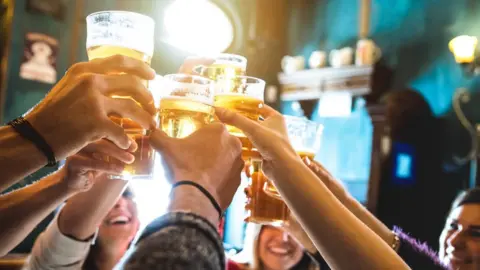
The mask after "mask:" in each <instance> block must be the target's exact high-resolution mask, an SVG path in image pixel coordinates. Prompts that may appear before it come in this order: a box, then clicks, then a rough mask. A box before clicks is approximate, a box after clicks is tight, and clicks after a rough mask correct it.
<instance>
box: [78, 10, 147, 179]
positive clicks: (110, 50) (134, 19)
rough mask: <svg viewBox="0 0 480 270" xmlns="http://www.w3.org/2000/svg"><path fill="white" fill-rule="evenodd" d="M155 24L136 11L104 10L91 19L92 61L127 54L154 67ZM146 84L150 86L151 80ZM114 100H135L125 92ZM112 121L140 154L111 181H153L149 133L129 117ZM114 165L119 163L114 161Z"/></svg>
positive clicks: (91, 15) (88, 42) (88, 51)
mask: <svg viewBox="0 0 480 270" xmlns="http://www.w3.org/2000/svg"><path fill="white" fill-rule="evenodd" d="M154 25H155V23H154V21H153V20H152V19H151V18H149V17H147V16H144V15H142V14H138V13H133V12H127V11H101V12H97V13H93V14H90V15H89V16H87V54H88V59H89V60H94V59H98V58H106V57H110V56H114V55H124V56H128V57H131V58H134V59H138V60H140V61H143V62H145V63H146V64H148V65H150V62H151V58H152V55H153V44H154V42H153V35H154ZM144 84H145V86H146V87H147V86H148V82H147V81H145V83H144ZM111 97H113V98H121V99H132V100H134V99H133V97H131V96H125V95H124V93H111ZM134 101H135V100H134ZM137 104H138V105H139V106H142V105H141V104H140V103H137ZM110 119H111V120H112V121H113V122H115V123H116V124H118V125H120V126H122V127H123V128H124V129H125V133H126V134H127V135H128V136H129V137H130V138H132V139H134V140H135V141H136V142H137V144H138V149H137V151H136V152H135V153H133V154H134V156H135V161H134V162H133V163H132V164H127V165H126V166H125V169H124V171H123V173H122V175H119V176H111V178H123V179H130V178H150V177H151V176H152V174H153V167H154V166H153V163H154V151H153V149H152V148H151V146H150V145H149V143H148V139H147V135H148V134H147V133H148V131H147V130H145V129H144V128H143V127H141V126H140V125H139V124H137V123H135V122H134V121H132V120H131V119H128V118H121V117H119V116H118V115H111V116H110ZM111 162H119V161H115V160H114V159H111Z"/></svg>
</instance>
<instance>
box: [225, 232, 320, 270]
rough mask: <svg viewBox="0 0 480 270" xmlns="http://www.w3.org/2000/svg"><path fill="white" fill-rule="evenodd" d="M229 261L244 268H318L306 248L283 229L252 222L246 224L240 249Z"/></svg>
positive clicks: (257, 269) (276, 269)
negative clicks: (241, 248)
mask: <svg viewBox="0 0 480 270" xmlns="http://www.w3.org/2000/svg"><path fill="white" fill-rule="evenodd" d="M232 260H233V261H235V262H237V263H239V265H240V268H241V269H244V270H251V269H255V270H318V269H320V267H319V266H318V265H317V263H315V262H314V261H313V260H312V259H311V258H310V256H308V255H307V252H306V250H305V248H304V247H303V246H302V245H301V244H299V242H297V241H296V240H294V239H293V238H292V236H290V235H289V234H288V233H287V232H285V231H284V230H283V229H281V228H277V227H272V226H263V225H258V224H254V223H248V225H247V229H246V235H245V244H244V247H243V250H242V252H240V253H239V254H237V255H235V256H234V257H233V258H232ZM322 269H323V268H322Z"/></svg>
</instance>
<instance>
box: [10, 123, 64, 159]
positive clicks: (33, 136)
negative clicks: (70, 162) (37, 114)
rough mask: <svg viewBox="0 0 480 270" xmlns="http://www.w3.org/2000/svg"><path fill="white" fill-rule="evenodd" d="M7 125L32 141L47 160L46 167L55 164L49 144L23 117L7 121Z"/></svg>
mask: <svg viewBox="0 0 480 270" xmlns="http://www.w3.org/2000/svg"><path fill="white" fill-rule="evenodd" d="M8 125H9V126H11V127H12V128H13V129H14V130H15V131H16V132H17V133H18V134H20V136H22V137H23V138H25V139H27V140H29V141H30V142H32V143H33V144H34V145H35V146H36V147H37V148H38V149H39V150H40V151H41V152H42V153H43V154H44V155H45V157H46V158H47V160H48V163H47V165H46V166H47V167H55V166H56V165H57V160H56V159H55V154H54V153H53V150H52V148H51V147H50V145H48V143H47V141H45V139H44V138H43V137H42V135H40V133H38V132H37V131H36V130H35V128H33V126H32V125H31V124H30V123H29V122H28V121H27V120H26V119H25V118H23V117H21V116H20V117H18V118H17V119H14V120H12V121H10V122H8Z"/></svg>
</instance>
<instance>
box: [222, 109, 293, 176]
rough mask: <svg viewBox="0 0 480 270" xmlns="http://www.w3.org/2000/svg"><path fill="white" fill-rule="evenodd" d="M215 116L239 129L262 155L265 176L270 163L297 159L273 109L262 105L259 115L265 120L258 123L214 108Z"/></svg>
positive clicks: (282, 123)
mask: <svg viewBox="0 0 480 270" xmlns="http://www.w3.org/2000/svg"><path fill="white" fill-rule="evenodd" d="M216 114H217V117H218V118H219V120H220V121H222V122H224V123H226V124H229V125H232V126H235V127H237V128H239V129H241V130H242V131H243V132H244V133H245V135H246V136H247V137H248V138H249V139H250V141H251V142H252V143H253V145H254V146H255V147H256V148H257V149H258V151H259V152H260V154H261V155H262V158H263V164H262V170H263V171H264V172H265V174H266V175H267V176H269V174H270V170H271V167H272V165H273V164H272V162H275V161H276V160H278V159H279V158H280V157H283V158H284V157H286V156H292V157H297V154H296V152H295V150H294V149H293V147H292V146H291V145H290V142H289V140H288V133H287V128H286V125H285V119H284V118H283V116H282V115H281V114H280V113H279V112H277V111H275V110H274V109H273V108H271V107H269V106H267V105H264V107H263V108H262V109H260V114H261V116H262V117H263V118H264V119H265V120H264V121H260V122H257V121H253V120H251V119H248V118H247V117H245V116H243V115H241V114H239V113H236V112H233V111H229V110H227V109H224V108H216Z"/></svg>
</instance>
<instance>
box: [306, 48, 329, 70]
mask: <svg viewBox="0 0 480 270" xmlns="http://www.w3.org/2000/svg"><path fill="white" fill-rule="evenodd" d="M326 64H327V53H326V52H324V51H314V52H312V54H311V55H310V58H309V59H308V67H309V68H321V67H324V66H325V65H326Z"/></svg>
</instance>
